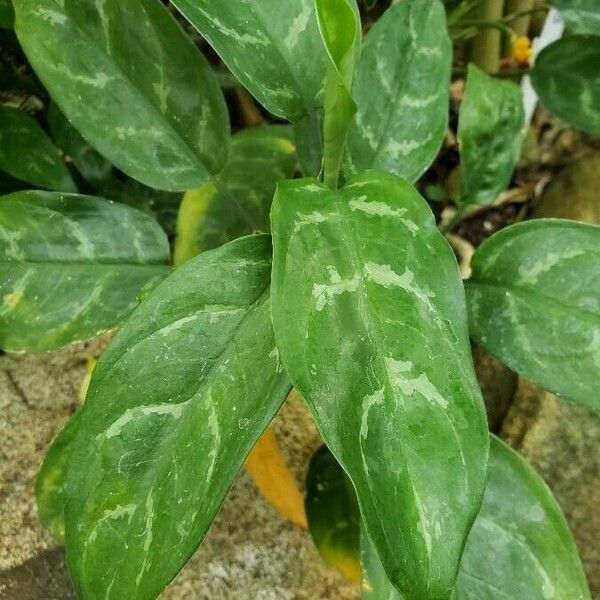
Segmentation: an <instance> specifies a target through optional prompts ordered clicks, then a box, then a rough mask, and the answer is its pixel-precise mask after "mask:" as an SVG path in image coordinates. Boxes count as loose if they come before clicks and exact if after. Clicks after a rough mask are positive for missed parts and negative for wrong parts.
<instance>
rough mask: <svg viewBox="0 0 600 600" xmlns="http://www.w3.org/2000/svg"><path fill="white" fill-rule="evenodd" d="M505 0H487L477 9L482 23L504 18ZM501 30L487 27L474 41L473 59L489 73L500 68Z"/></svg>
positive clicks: (478, 17)
mask: <svg viewBox="0 0 600 600" xmlns="http://www.w3.org/2000/svg"><path fill="white" fill-rule="evenodd" d="M503 9H504V0H485V2H483V3H482V4H481V5H480V6H479V8H478V9H477V11H476V15H477V19H478V20H479V21H481V22H482V23H494V22H496V23H497V22H499V21H501V19H502V12H503ZM500 33H501V32H500V31H499V30H498V29H497V28H492V27H486V28H485V29H483V30H482V31H480V32H479V33H478V34H477V35H476V36H475V38H474V40H473V42H472V47H471V48H472V49H471V60H472V61H473V62H474V63H475V64H476V65H477V66H478V67H479V68H481V69H483V70H484V71H486V72H488V73H496V72H497V71H498V69H499V68H500Z"/></svg>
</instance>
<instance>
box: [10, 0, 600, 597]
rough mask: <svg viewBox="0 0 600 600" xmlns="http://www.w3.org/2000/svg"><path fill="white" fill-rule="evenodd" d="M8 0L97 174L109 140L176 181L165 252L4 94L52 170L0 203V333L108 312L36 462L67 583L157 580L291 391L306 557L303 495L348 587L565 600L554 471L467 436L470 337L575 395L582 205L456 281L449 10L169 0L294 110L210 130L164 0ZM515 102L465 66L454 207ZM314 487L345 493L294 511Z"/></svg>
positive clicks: (593, 272) (44, 341) (516, 114)
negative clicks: (100, 345) (449, 225)
mask: <svg viewBox="0 0 600 600" xmlns="http://www.w3.org/2000/svg"><path fill="white" fill-rule="evenodd" d="M13 4H14V8H15V31H16V33H17V35H18V38H19V40H20V43H21V45H22V47H23V49H24V51H25V53H26V55H27V57H28V59H29V61H30V63H31V65H32V67H33V68H34V69H35V71H36V74H37V76H38V77H39V79H40V81H41V82H42V84H43V85H44V86H45V87H46V88H47V90H48V92H49V93H50V95H51V97H52V99H53V101H54V102H55V108H54V109H53V110H54V111H57V112H56V114H55V115H54V117H53V118H52V121H51V125H52V123H54V126H53V127H52V129H54V131H55V132H60V134H61V135H60V136H59V135H56V134H55V138H56V139H55V141H56V142H61V140H62V144H63V145H66V144H68V145H69V147H71V148H73V150H71V151H70V152H71V153H72V154H73V158H74V162H75V166H76V167H77V169H79V171H80V174H81V175H82V176H83V178H86V177H87V180H88V183H89V184H90V185H91V186H95V188H94V189H98V190H99V192H98V193H99V195H102V192H101V191H100V190H102V189H104V190H111V189H114V187H111V186H110V185H107V184H106V182H105V179H104V178H105V177H106V173H108V172H109V171H110V169H111V168H112V167H111V166H110V165H111V163H112V165H115V166H116V167H118V169H120V170H121V171H122V172H123V173H125V174H127V175H128V176H130V177H131V178H134V179H136V180H137V181H139V182H140V183H141V184H144V185H146V186H150V187H152V188H155V189H158V190H164V191H170V192H186V193H185V196H184V198H183V201H182V204H181V208H180V211H179V215H178V222H177V238H176V242H175V249H174V260H170V259H171V256H170V253H169V245H168V239H167V237H166V235H165V233H164V232H163V230H162V229H161V228H160V226H159V225H158V223H157V222H156V221H155V220H153V219H152V218H151V217H150V216H149V215H147V214H143V213H142V212H140V211H139V210H136V209H134V208H132V207H130V206H125V205H124V204H123V203H114V202H110V201H108V200H104V199H102V198H98V197H91V196H85V195H79V194H75V193H74V191H75V188H74V183H73V181H72V180H71V177H70V175H69V172H68V171H66V170H65V168H64V165H63V164H62V163H61V162H60V160H59V158H60V157H59V155H58V154H57V151H56V149H55V148H54V146H53V143H52V141H51V140H50V139H48V136H47V134H45V133H44V132H43V131H41V130H37V129H36V127H38V126H37V125H36V123H35V121H33V120H31V119H27V118H26V117H25V118H23V115H19V116H18V117H15V118H14V119H13V120H11V119H9V117H10V114H9V112H8V111H9V109H3V110H4V111H5V112H3V113H2V114H0V119H5V118H6V119H7V120H8V121H9V122H10V123H11V124H12V125H14V129H18V128H19V127H21V125H20V121H22V128H23V131H24V129H25V128H27V130H28V132H29V133H27V135H25V133H19V131H18V130H17V131H12V132H11V131H9V135H10V136H12V137H11V139H14V140H19V142H18V143H23V144H29V146H33V147H35V149H36V153H37V154H35V155H32V156H31V157H30V158H31V160H30V162H28V163H24V164H19V165H18V169H17V166H15V165H14V163H15V159H14V158H11V155H10V153H7V152H3V151H1V150H2V147H1V144H0V168H3V169H5V170H7V171H9V172H10V173H11V174H13V176H16V177H18V178H20V179H22V180H25V181H27V182H29V183H30V184H31V185H35V186H39V187H44V188H46V191H26V192H23V191H18V192H15V193H14V194H11V195H8V196H4V197H2V198H0V252H1V255H0V256H1V259H2V262H1V263H0V269H1V272H2V280H1V281H0V294H1V296H2V306H1V308H0V345H1V346H2V347H3V348H4V349H6V350H11V351H41V350H48V349H52V348H56V347H59V346H61V345H64V344H67V343H69V342H72V341H75V340H81V339H87V338H89V337H91V336H93V335H95V334H97V333H98V332H100V331H103V330H106V329H113V328H115V327H117V326H120V329H119V331H118V332H117V334H116V336H115V337H114V339H113V340H112V341H111V343H110V344H109V346H108V348H107V349H106V351H105V352H104V353H103V355H102V356H101V358H100V360H99V362H98V365H97V367H96V368H95V370H94V373H93V376H92V379H91V382H90V386H89V390H88V393H87V396H86V400H85V403H84V405H83V406H82V408H80V410H79V411H78V412H77V413H76V414H75V415H74V417H73V419H72V420H71V421H70V422H69V423H68V425H67V427H66V428H65V429H64V430H63V432H62V433H61V434H60V436H59V437H58V439H57V440H56V442H55V443H54V445H53V446H52V448H51V449H50V451H49V453H48V455H47V458H46V461H45V463H44V465H43V467H42V471H41V473H40V477H39V479H38V486H37V493H38V504H39V512H40V517H41V518H42V520H43V522H44V523H45V524H46V525H47V526H48V527H50V528H51V530H52V531H53V532H54V534H55V535H56V536H57V538H59V539H61V540H64V543H65V546H66V552H67V558H68V566H69V570H70V573H71V575H72V579H73V581H74V584H75V587H76V590H77V592H78V594H79V595H80V597H82V598H86V599H96V598H108V599H120V598H132V599H140V600H141V599H150V598H155V597H157V596H158V595H159V594H160V592H161V591H162V590H163V589H164V587H165V586H166V585H167V584H168V583H169V581H171V579H172V578H173V577H174V576H175V575H176V574H177V573H178V572H179V570H180V569H181V568H182V567H183V565H184V564H185V563H186V561H187V560H188V558H189V557H190V556H191V554H192V553H193V552H194V551H195V549H196V548H197V547H198V545H199V544H200V543H201V541H202V538H203V537H204V535H205V533H206V531H207V530H208V527H209V526H210V524H211V522H212V520H213V519H214V517H215V515H216V514H217V512H218V510H219V507H220V506H221V503H222V502H223V500H224V498H225V496H226V494H227V492H228V490H229V488H230V486H231V485H232V483H233V481H234V480H235V478H236V476H237V473H238V471H239V470H240V468H241V467H242V465H243V464H244V461H245V459H246V457H247V455H248V453H249V452H250V451H251V449H252V447H253V446H254V445H255V443H256V442H257V440H258V439H259V437H260V436H261V434H263V432H264V431H265V429H266V427H267V426H268V424H269V423H270V421H271V420H272V419H273V417H274V416H275V415H276V413H277V411H278V410H279V408H280V407H281V405H282V403H283V402H284V400H285V398H286V396H287V394H288V392H289V391H290V389H291V388H292V386H293V387H294V388H296V390H297V391H298V392H299V393H300V394H301V395H302V397H303V398H304V400H305V401H306V404H307V406H308V408H309V409H310V411H311V413H312V416H313V418H314V420H315V423H316V425H317V427H318V429H319V431H320V433H321V435H322V437H323V440H324V441H325V443H326V444H327V446H328V448H329V450H326V451H323V452H324V454H323V455H322V456H321V460H320V461H315V460H313V464H312V467H311V475H310V477H312V478H313V479H312V480H309V486H308V488H309V496H308V502H309V504H308V506H307V508H308V510H307V513H308V516H309V525H310V526H311V529H312V532H313V535H314V537H315V540H316V541H317V544H318V545H319V547H320V549H321V550H322V551H323V546H324V545H325V546H326V545H327V544H329V545H330V546H331V540H334V541H335V540H336V538H335V536H328V535H324V536H322V537H323V538H324V539H325V540H326V544H321V543H320V542H319V540H320V534H319V531H321V532H323V531H326V530H327V527H328V525H329V524H331V523H334V522H335V518H334V517H335V515H334V516H333V517H331V519H330V518H329V515H330V514H333V513H330V512H327V507H334V508H335V507H336V506H338V508H339V511H342V513H343V515H346V516H345V517H344V519H345V522H346V523H347V524H350V526H351V528H352V529H351V531H349V532H347V535H346V536H345V537H344V538H343V539H342V540H341V542H340V546H339V548H335V547H334V548H329V549H328V550H327V548H325V552H324V554H326V553H327V551H329V555H330V556H331V555H334V556H337V557H339V556H344V557H346V558H347V559H348V560H349V561H350V562H349V563H348V564H349V566H348V568H347V572H349V573H354V574H355V573H356V572H358V571H359V570H360V569H359V568H358V567H356V566H355V565H354V563H357V561H358V545H359V540H360V545H361V546H362V555H363V567H364V570H365V573H366V576H365V579H364V581H365V592H364V594H365V596H364V597H365V598H377V599H379V598H396V597H397V598H403V599H405V600H428V599H430V600H443V599H449V598H458V599H469V598H478V599H481V598H491V599H494V598H506V597H515V598H516V597H531V598H569V599H573V600H575V599H586V598H589V597H590V595H589V591H588V588H587V584H586V582H585V577H584V575H583V571H582V567H581V564H580V561H579V558H578V556H577V552H576V549H575V546H574V543H573V541H572V538H571V536H570V533H569V531H568V527H567V526H566V524H565V522H564V518H563V517H562V515H561V513H560V509H559V508H558V506H557V505H556V503H555V502H554V500H553V499H552V497H551V494H550V492H549V491H548V489H547V488H546V487H545V486H544V484H543V482H541V481H540V479H539V477H538V476H537V475H536V474H535V472H534V471H533V470H532V469H531V468H530V467H528V466H527V465H526V464H524V462H523V461H522V460H521V459H520V458H519V457H518V456H516V455H515V454H514V453H512V452H511V451H510V450H508V449H507V448H506V447H505V446H503V445H502V443H501V442H499V441H497V440H496V439H492V441H491V450H490V436H489V433H488V429H487V423H486V417H485V410H484V406H483V401H482V396H481V392H480V390H479V386H478V383H477V380H476V377H475V373H474V369H473V365H472V359H471V353H470V343H469V335H471V336H472V337H474V338H475V339H476V340H477V341H478V342H479V343H481V344H482V345H483V346H485V347H486V348H488V349H489V350H490V351H491V352H492V353H494V354H496V355H497V356H499V357H500V358H501V359H502V360H504V361H505V362H506V363H507V364H508V365H510V366H511V367H512V368H513V369H514V370H516V371H518V372H520V373H522V374H523V375H525V376H527V377H529V378H530V379H532V380H534V381H536V382H538V383H540V384H541V385H543V386H546V387H547V388H548V389H550V390H552V391H553V392H556V393H559V394H561V395H564V396H565V397H567V398H569V399H571V400H573V401H575V402H579V403H582V404H585V405H587V406H589V407H591V408H594V409H597V408H598V402H599V400H600V393H599V392H600V390H599V389H598V381H597V376H596V375H597V366H598V357H599V355H600V277H598V268H599V267H598V265H599V264H600V263H599V262H598V253H599V250H600V228H598V227H596V226H592V225H584V224H579V223H574V222H570V221H558V220H538V221H532V222H528V223H523V224H519V225H517V226H514V227H509V228H506V229H505V230H503V231H501V232H500V233H498V234H497V235H495V236H494V237H492V238H491V239H490V240H489V241H487V242H486V243H485V244H484V245H483V246H482V247H481V248H480V249H479V250H478V251H477V253H476V255H475V258H474V261H473V275H472V277H471V279H469V280H468V281H467V282H466V283H463V282H462V280H461V277H460V274H459V271H458V267H457V264H456V260H455V258H454V255H453V252H452V250H451V248H450V246H449V244H448V243H447V241H446V239H445V238H444V236H443V235H442V234H441V233H440V231H439V230H438V228H437V226H436V222H435V219H434V216H433V214H432V212H431V210H430V208H429V206H428V205H427V203H426V201H425V200H424V199H423V198H422V197H421V195H420V194H419V192H418V191H417V189H416V188H415V187H414V184H415V182H416V180H417V179H418V178H419V177H420V176H421V175H422V174H423V173H424V172H425V170H426V169H427V168H428V167H429V166H430V165H431V163H432V162H433V160H434V159H435V157H436V155H437V153H438V151H439V149H440V147H441V144H442V141H443V138H444V136H445V132H446V128H447V120H448V89H449V83H450V74H451V64H452V46H451V43H450V39H449V36H448V32H447V28H446V16H445V12H444V7H443V4H442V3H441V2H440V1H439V0H402V1H401V2H398V3H395V4H393V5H392V6H391V7H390V8H389V9H388V10H387V11H386V12H385V13H384V14H383V16H382V17H381V18H380V19H379V21H377V23H375V25H374V26H373V27H372V28H371V29H370V31H369V32H368V34H367V35H366V37H365V39H364V40H363V35H362V27H361V22H360V16H359V10H358V7H357V6H356V4H355V3H354V1H353V0H278V1H277V2H275V1H274V0H255V1H254V2H251V3H250V2H222V1H221V0H219V1H217V0H175V1H174V2H173V3H172V4H173V5H174V7H175V8H176V9H177V10H178V11H180V12H181V14H182V15H183V16H184V17H185V18H186V19H187V20H188V21H189V22H190V23H191V24H192V25H193V26H194V27H195V28H196V29H197V30H198V31H199V32H200V33H201V34H202V36H203V37H204V38H205V39H206V40H207V41H208V43H209V44H211V46H212V47H213V48H214V49H215V50H216V52H217V53H218V54H219V56H220V57H221V59H222V60H223V62H224V63H225V64H226V65H227V66H228V67H229V69H230V71H231V73H232V74H233V75H234V76H235V77H236V78H237V79H238V80H239V82H240V83H241V84H242V85H244V86H245V87H246V88H247V90H248V91H249V92H250V93H251V94H252V95H253V96H254V97H255V98H256V99H257V100H258V101H259V102H260V103H261V104H262V105H263V106H264V108H265V109H266V110H267V111H269V112H270V113H272V114H273V115H275V116H276V117H278V118H280V119H285V120H287V121H289V122H290V123H291V127H290V126H283V125H282V126H265V127H261V128H257V129H255V130H247V131H243V132H241V133H236V134H234V135H233V136H232V135H231V133H230V128H229V121H228V117H227V111H226V105H225V102H224V98H223V94H222V92H221V90H220V88H219V85H218V81H217V79H216V77H215V75H214V72H213V69H212V68H211V67H210V65H209V64H208V63H207V61H206V60H205V59H204V58H203V56H202V54H200V52H199V51H198V50H197V48H196V47H195V46H194V44H193V43H192V41H191V40H190V38H189V37H188V36H187V35H186V34H185V33H184V32H183V30H182V29H181V28H180V27H179V25H178V23H177V22H176V20H175V19H174V18H173V16H172V14H171V13H170V12H169V10H168V9H167V8H166V7H165V6H163V4H162V3H160V2H159V1H158V0H131V1H128V2H112V1H106V2H93V1H92V0H78V1H77V2H74V1H73V2H71V1H69V0H67V1H66V2H63V3H56V2H54V1H53V0H35V1H34V0H14V1H13ZM543 67H544V63H543V61H541V65H540V69H539V72H538V74H537V75H536V77H537V78H538V80H540V81H542V80H544V77H545V71H544V68H543ZM555 76H556V74H554V73H553V74H551V75H549V77H555ZM582 81H583V80H582ZM585 85H586V83H585V81H584V82H583V83H582V86H583V90H584V91H585V90H586V89H587V88H586V87H585ZM594 85H595V84H594ZM548 86H549V89H551V90H552V93H553V94H554V93H555V92H554V87H553V86H552V84H551V83H549V84H548ZM14 110H16V109H10V111H11V112H12V111H14ZM586 110H590V111H592V112H593V113H594V115H596V118H597V115H598V110H597V107H595V106H594V105H593V104H590V105H589V106H588V105H586ZM594 111H596V112H594ZM62 113H64V117H66V122H65V121H61V120H60V119H61V118H62V119H64V117H62ZM0 122H2V121H1V120H0ZM523 125H524V123H523V109H522V106H521V99H520V94H519V90H518V88H517V86H516V85H515V84H513V83H510V82H503V81H498V80H497V79H493V78H491V77H489V76H487V75H485V74H484V73H482V72H480V71H479V70H478V69H476V68H475V67H473V68H471V69H470V70H469V74H468V79H467V89H466V97H465V99H464V103H463V109H462V112H461V115H460V124H459V143H460V149H461V158H462V167H461V186H460V192H459V196H458V198H457V202H458V204H459V207H460V208H459V209H460V210H462V209H463V208H464V207H465V206H470V205H474V204H489V203H490V202H492V201H493V200H494V199H495V197H496V196H497V194H498V193H499V192H500V191H502V189H503V188H504V187H505V186H506V185H507V183H508V181H509V179H510V176H511V173H512V170H513V169H514V166H515V163H516V160H517V158H518V152H519V147H520V140H521V135H522V128H523ZM69 127H71V128H73V130H71V129H69ZM1 133H2V137H4V131H2V132H1ZM67 134H68V135H67ZM79 134H81V135H79ZM31 140H34V143H32V142H31ZM35 140H37V141H35ZM0 142H2V138H0ZM16 143H17V142H14V144H16ZM12 150H13V153H14V152H15V147H14V145H13V146H12ZM107 161H108V166H107V164H106V162H107ZM37 163H43V167H44V168H43V169H41V168H40V169H36V168H35V167H36V164H37ZM298 164H299V165H300V172H301V175H302V177H297V178H294V175H295V174H296V173H297V172H298V166H297V165H298ZM5 165H9V167H6V166H5ZM11 169H12V170H11ZM102 182H104V183H102ZM276 184H277V185H276ZM128 189H134V188H128ZM48 190H57V191H48ZM271 202H272V205H271ZM269 230H270V231H271V235H268V233H266V232H268V231H269ZM257 232H263V233H257ZM248 234H250V235H248ZM236 238H237V239H236ZM170 262H173V263H174V266H175V267H176V268H174V269H172V268H171V267H169V266H168V265H169V263H170ZM465 288H466V294H465ZM540 315H545V317H544V318H546V319H547V320H548V324H547V323H544V322H543V321H542V320H540ZM329 452H330V454H329ZM322 471H323V472H322ZM311 481H312V482H313V483H312V484H311ZM315 481H316V482H319V481H322V482H324V483H325V484H326V485H323V484H319V485H317V484H316V483H314V482H315ZM332 482H333V483H332ZM311 486H312V487H311ZM331 486H333V488H334V489H335V490H338V492H337V494H338V496H339V494H341V493H342V491H343V492H344V494H346V495H345V496H344V498H345V499H344V500H342V499H341V498H339V497H338V503H337V504H336V503H335V502H332V501H331V500H330V501H325V502H321V503H320V504H319V503H318V502H317V503H316V504H311V503H314V502H315V496H318V495H319V494H320V495H321V496H326V493H325V492H326V491H327V490H330V489H331ZM311 490H313V492H314V493H313V492H311ZM317 500H319V498H317ZM323 507H325V512H324V513H323ZM339 511H338V512H339ZM348 514H349V515H350V517H347V515H348ZM338 516H339V515H338ZM328 521H329V523H328ZM359 530H360V531H359ZM522 561H525V562H523V563H522ZM519 564H527V565H529V566H530V567H529V568H527V569H525V568H523V569H520V568H518V567H517V566H516V565H519ZM353 565H354V566H353ZM495 565H498V570H497V571H494V566H495Z"/></svg>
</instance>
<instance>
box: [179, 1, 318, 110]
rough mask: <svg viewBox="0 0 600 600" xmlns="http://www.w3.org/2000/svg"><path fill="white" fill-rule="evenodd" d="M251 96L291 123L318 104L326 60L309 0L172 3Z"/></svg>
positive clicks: (313, 3) (312, 6)
mask: <svg viewBox="0 0 600 600" xmlns="http://www.w3.org/2000/svg"><path fill="white" fill-rule="evenodd" d="M173 4H174V5H175V6H176V7H177V8H178V10H179V11H180V12H181V13H182V14H183V15H184V16H185V17H186V18H187V19H188V20H189V21H190V23H191V24H192V25H193V26H194V27H195V28H196V29H197V30H198V31H199V32H200V33H201V34H202V35H203V36H204V37H205V38H206V40H207V41H208V42H209V43H210V45H211V46H212V47H213V48H214V49H215V50H216V51H217V52H218V54H219V55H220V57H221V58H222V59H223V62H224V63H225V64H226V65H227V66H228V67H229V69H230V70H231V72H232V73H233V74H234V75H235V76H236V77H237V78H238V79H239V80H240V81H241V82H242V84H243V85H244V86H245V87H246V88H248V90H249V91H250V92H251V93H252V94H253V95H254V96H255V98H256V99H257V100H258V101H259V102H260V103H261V104H262V105H263V106H264V107H265V108H266V109H267V110H269V111H270V112H272V113H273V114H274V115H277V116H278V117H283V118H285V119H289V120H290V121H293V122H294V121H297V120H299V119H301V118H302V117H304V116H305V115H307V114H309V113H312V112H313V111H314V110H315V108H316V107H318V106H319V105H320V104H322V99H321V98H319V96H320V94H321V91H322V88H323V79H324V77H325V70H326V66H327V56H326V54H325V51H324V49H323V46H322V44H321V39H320V36H319V31H318V28H317V20H316V17H315V2H314V0H253V1H252V2H229V1H226V2H224V1H223V0H173Z"/></svg>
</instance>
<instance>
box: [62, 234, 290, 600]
mask: <svg viewBox="0 0 600 600" xmlns="http://www.w3.org/2000/svg"><path fill="white" fill-rule="evenodd" d="M270 259H271V243H270V239H269V237H268V236H252V237H247V238H242V239H240V240H236V241H234V242H231V243H230V244H227V245H225V246H222V247H221V248H219V249H217V250H212V251H209V252H205V253H203V254H202V255H201V256H199V257H196V258H195V259H193V260H191V261H189V262H188V263H186V264H185V265H184V266H182V267H180V268H179V269H176V270H175V271H174V272H173V273H172V274H171V276H170V277H169V278H168V279H167V280H165V281H164V282H163V283H162V284H161V285H160V286H159V287H158V288H157V289H156V290H155V291H154V292H153V293H152V294H151V295H150V296H149V297H148V298H147V299H146V300H145V301H144V302H143V303H142V304H141V305H140V307H139V308H138V309H137V310H136V311H135V312H134V313H133V314H132V315H131V318H130V319H129V320H128V321H127V322H126V323H125V325H124V326H123V328H122V329H121V331H120V332H119V334H118V335H117V337H116V338H115V339H114V340H113V342H112V344H111V345H110V346H109V348H108V349H107V350H106V351H105V352H104V354H103V355H102V357H101V358H100V360H99V361H98V364H97V366H96V368H95V370H94V374H93V376H92V381H91V383H90V388H89V391H88V395H87V398H86V402H85V404H84V408H83V414H82V421H81V425H80V429H79V432H78V435H77V438H76V442H75V447H74V448H73V454H72V457H71V461H70V463H69V469H68V475H67V483H66V542H67V544H66V545H67V557H68V562H69V567H70V571H71V574H72V575H73V577H74V580H75V584H76V587H77V589H78V591H79V594H80V595H81V596H82V597H84V598H87V599H90V600H94V599H97V598H98V599H99V598H102V599H104V598H108V599H109V600H110V599H113V600H114V599H121V598H129V599H131V600H141V599H150V598H155V597H156V596H157V595H158V594H159V592H160V591H161V590H162V589H163V588H164V587H165V585H166V584H167V583H168V582H169V581H170V580H171V579H172V578H173V577H174V576H175V575H176V574H177V572H178V571H179V570H180V569H181V567H182V566H183V565H184V564H185V562H186V561H187V559H188V558H189V557H190V556H191V554H192V553H193V552H194V550H195V549H196V548H197V546H198V544H199V543H200V541H201V540H202V538H203V536H204V534H205V533H206V530H207V529H208V527H209V525H210V523H211V522H212V520H213V518H214V516H215V514H216V513H217V511H218V509H219V507H220V506H221V503H222V501H223V499H224V497H225V495H226V493H227V491H228V490H229V487H230V486H231V484H232V483H233V481H234V479H235V477H236V475H237V473H238V471H239V469H240V468H241V466H242V465H243V463H244V460H245V458H246V455H247V454H248V452H249V451H250V450H251V448H252V446H253V445H254V444H255V442H256V440H257V439H258V437H259V436H260V434H261V433H262V432H263V431H264V429H265V428H266V426H267V425H268V423H269V421H270V420H271V419H272V418H273V416H274V415H275V413H276V412H277V410H278V409H279V407H280V405H281V403H282V402H283V400H284V399H285V397H286V395H287V393H288V391H289V384H288V382H287V378H286V377H285V375H284V374H283V372H282V369H281V366H280V363H279V358H278V354H277V350H276V349H275V342H274V339H273V332H272V326H271V316H270V306H269V280H270V269H271V260H270Z"/></svg>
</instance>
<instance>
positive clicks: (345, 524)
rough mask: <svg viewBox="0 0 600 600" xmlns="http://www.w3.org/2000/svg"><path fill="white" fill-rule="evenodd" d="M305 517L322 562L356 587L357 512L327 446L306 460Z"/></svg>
mask: <svg viewBox="0 0 600 600" xmlns="http://www.w3.org/2000/svg"><path fill="white" fill-rule="evenodd" d="M306 517H307V519H308V530H309V532H310V535H311V536H312V538H313V541H314V542H315V545H316V546H317V549H318V550H319V554H320V555H321V556H322V558H323V560H325V561H326V562H327V563H328V564H330V565H331V566H333V567H335V568H336V569H338V571H340V572H341V573H342V574H343V575H345V576H346V577H347V578H348V579H350V580H351V581H353V582H355V583H360V561H359V560H358V555H359V553H360V539H359V527H360V511H359V509H358V503H357V502H356V494H355V493H354V488H353V487H352V482H351V481H350V479H348V476H347V475H346V474H345V473H344V471H343V469H342V468H341V467H340V466H339V464H338V462H337V461H336V460H335V458H334V456H333V454H331V452H330V451H329V449H328V448H327V446H321V448H319V449H318V450H317V451H316V452H315V454H314V455H313V457H312V458H311V459H310V464H309V466H308V475H307V476H306Z"/></svg>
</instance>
